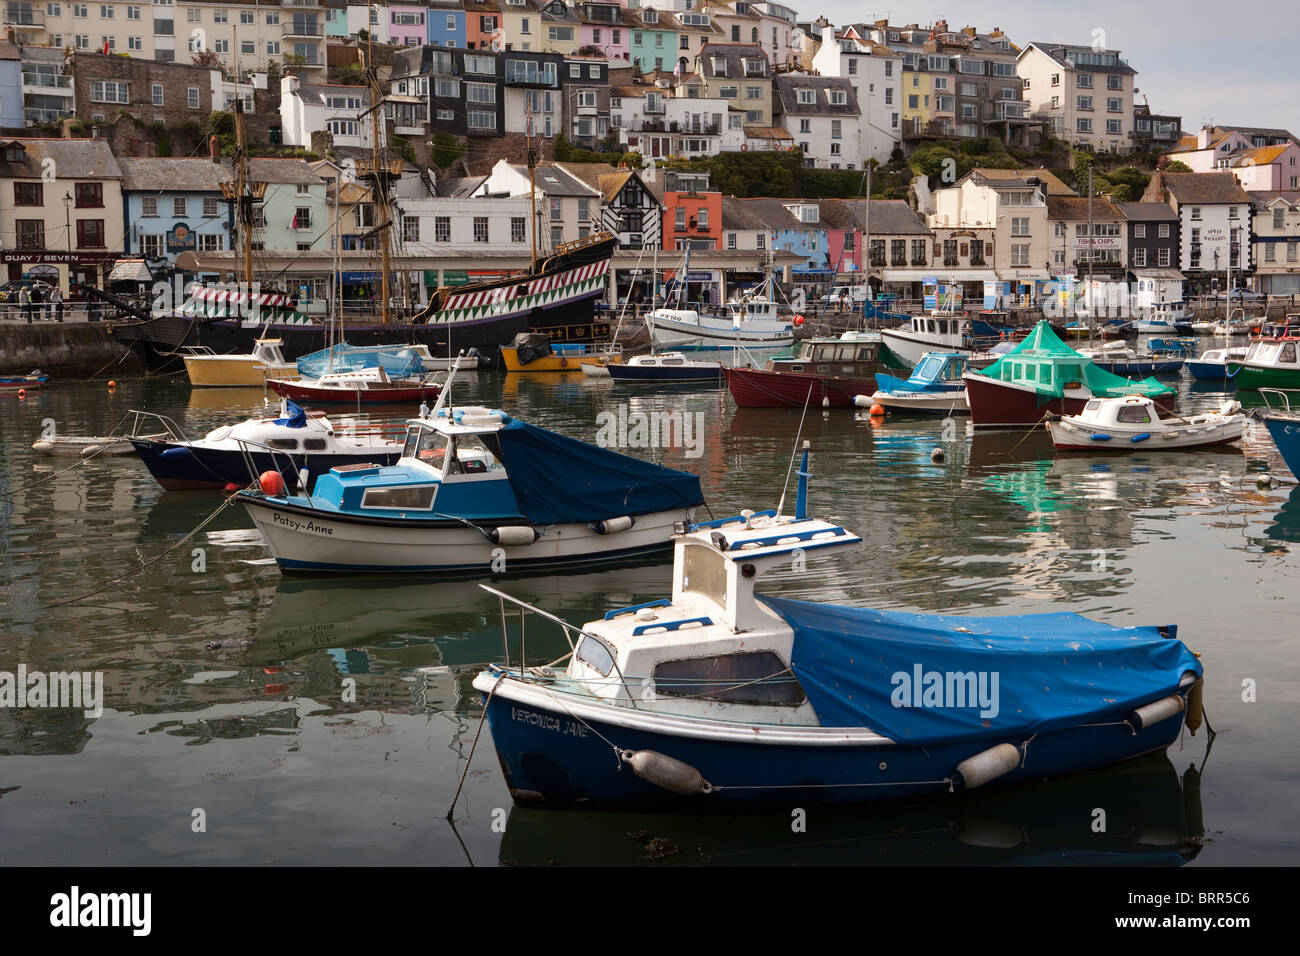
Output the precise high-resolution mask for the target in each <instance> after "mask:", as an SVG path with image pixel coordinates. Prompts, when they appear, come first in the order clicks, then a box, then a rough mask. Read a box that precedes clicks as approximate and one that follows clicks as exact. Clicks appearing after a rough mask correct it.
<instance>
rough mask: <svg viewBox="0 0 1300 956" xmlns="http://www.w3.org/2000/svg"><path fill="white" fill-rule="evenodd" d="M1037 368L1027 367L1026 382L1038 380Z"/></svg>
mask: <svg viewBox="0 0 1300 956" xmlns="http://www.w3.org/2000/svg"><path fill="white" fill-rule="evenodd" d="M1036 368H1037V366H1034V365H1026V366H1025V381H1027V382H1032V381H1034V380H1035V379H1036V378H1037V374H1036Z"/></svg>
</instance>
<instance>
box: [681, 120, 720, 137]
mask: <svg viewBox="0 0 1300 956" xmlns="http://www.w3.org/2000/svg"><path fill="white" fill-rule="evenodd" d="M668 130H669V132H672V133H681V134H682V135H683V136H718V135H720V134H721V132H722V130H721V127H719V126H718V125H717V124H716V123H681V122H678V121H676V120H674V121H672V122H671V123H669V124H668Z"/></svg>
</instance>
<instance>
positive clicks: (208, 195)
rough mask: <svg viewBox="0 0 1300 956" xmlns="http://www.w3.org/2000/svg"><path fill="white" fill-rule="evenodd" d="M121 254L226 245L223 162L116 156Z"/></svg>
mask: <svg viewBox="0 0 1300 956" xmlns="http://www.w3.org/2000/svg"><path fill="white" fill-rule="evenodd" d="M117 165H118V167H119V168H120V169H121V170H122V193H123V198H124V200H125V202H124V205H125V210H126V222H125V224H124V228H125V230H126V232H125V235H126V240H125V242H124V243H123V251H124V252H125V253H126V254H127V255H133V256H141V255H142V256H146V257H148V258H151V259H166V260H167V262H168V263H173V262H175V261H176V256H178V255H179V254H180V253H182V252H225V251H227V250H229V249H230V248H231V241H230V234H231V225H232V215H233V211H232V209H231V204H230V202H229V201H228V200H226V199H225V197H224V196H223V195H222V191H221V184H222V182H225V181H227V180H228V179H229V176H228V174H227V172H226V168H225V167H224V166H223V165H221V164H220V163H214V162H213V161H212V160H210V159H208V158H206V157H204V158H201V159H200V158H190V157H186V158H171V157H168V158H163V157H147V158H145V157H127V156H123V157H120V158H119V159H118V161H117Z"/></svg>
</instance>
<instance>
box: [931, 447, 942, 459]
mask: <svg viewBox="0 0 1300 956" xmlns="http://www.w3.org/2000/svg"><path fill="white" fill-rule="evenodd" d="M943 457H944V452H943V449H942V448H940V447H939V446H937V445H936V446H935V447H934V448H931V449H930V460H931V461H933V462H935V463H938V462H941V461H943Z"/></svg>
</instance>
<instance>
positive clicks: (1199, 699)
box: [1185, 678, 1205, 737]
mask: <svg viewBox="0 0 1300 956" xmlns="http://www.w3.org/2000/svg"><path fill="white" fill-rule="evenodd" d="M1204 684H1205V678H1201V679H1200V680H1198V681H1197V682H1196V683H1195V684H1193V685H1192V689H1191V690H1190V691H1188V692H1187V718H1186V721H1185V722H1186V724H1187V729H1188V730H1189V731H1190V732H1191V734H1192V736H1193V737H1195V736H1196V732H1197V731H1198V730H1200V729H1201V723H1202V722H1203V721H1204V719H1205V702H1204V698H1203V694H1202V690H1203V687H1204Z"/></svg>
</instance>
